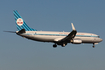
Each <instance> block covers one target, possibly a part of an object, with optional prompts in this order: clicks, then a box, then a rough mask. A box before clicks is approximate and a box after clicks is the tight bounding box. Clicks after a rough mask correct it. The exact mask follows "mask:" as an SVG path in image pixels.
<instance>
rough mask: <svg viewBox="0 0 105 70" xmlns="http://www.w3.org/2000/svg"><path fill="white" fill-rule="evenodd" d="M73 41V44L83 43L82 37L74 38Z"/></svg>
mask: <svg viewBox="0 0 105 70" xmlns="http://www.w3.org/2000/svg"><path fill="white" fill-rule="evenodd" d="M71 43H73V44H81V43H82V40H81V39H73V40H72V41H71Z"/></svg>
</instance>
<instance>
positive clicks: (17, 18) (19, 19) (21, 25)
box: [13, 10, 36, 31]
mask: <svg viewBox="0 0 105 70" xmlns="http://www.w3.org/2000/svg"><path fill="white" fill-rule="evenodd" d="M13 14H14V17H15V22H16V26H17V29H18V31H20V30H22V29H25V30H26V31H36V30H35V29H32V28H30V27H29V26H28V25H27V24H26V23H25V21H24V20H23V19H22V17H21V16H20V15H19V13H18V12H17V11H16V10H15V11H13Z"/></svg>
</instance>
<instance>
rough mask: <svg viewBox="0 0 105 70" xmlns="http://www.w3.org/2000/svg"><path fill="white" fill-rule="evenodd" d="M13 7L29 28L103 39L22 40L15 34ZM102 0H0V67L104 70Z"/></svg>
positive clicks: (6, 69)
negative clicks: (60, 42) (90, 41)
mask: <svg viewBox="0 0 105 70" xmlns="http://www.w3.org/2000/svg"><path fill="white" fill-rule="evenodd" d="M13 10H18V12H19V14H20V15H21V16H22V18H23V19H24V20H25V22H26V23H27V24H28V25H29V26H30V27H32V28H34V29H37V30H43V31H67V32H70V31H72V28H71V24H70V23H74V26H75V28H76V29H77V31H78V32H88V33H94V34H98V35H99V36H100V37H101V38H102V39H103V42H101V43H99V44H98V45H96V47H95V48H92V44H80V45H75V44H68V45H67V46H66V47H61V46H58V47H57V48H53V47H52V45H53V43H43V42H37V41H32V40H28V39H24V38H22V37H20V36H18V35H16V34H11V33H5V32H3V31H5V30H10V31H16V30H17V29H16V25H15V20H14V16H13ZM104 31H105V0H0V70H105V42H104V40H105V32H104Z"/></svg>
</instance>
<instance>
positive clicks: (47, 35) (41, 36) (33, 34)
mask: <svg viewBox="0 0 105 70" xmlns="http://www.w3.org/2000/svg"><path fill="white" fill-rule="evenodd" d="M16 33H18V31H17V32H16ZM69 33H70V32H49V31H26V33H23V34H18V35H20V36H22V37H25V38H28V39H31V40H35V41H41V42H56V41H58V40H61V39H63V38H65V37H66V36H67V35H68V34H69ZM74 39H80V40H82V43H99V42H101V41H102V39H101V38H99V36H98V35H96V34H92V33H80V32H78V33H77V34H76V36H75V38H74ZM68 43H70V42H68Z"/></svg>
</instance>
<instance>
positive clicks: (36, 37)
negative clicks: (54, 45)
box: [20, 35, 64, 42]
mask: <svg viewBox="0 0 105 70" xmlns="http://www.w3.org/2000/svg"><path fill="white" fill-rule="evenodd" d="M20 36H22V37H25V38H28V39H31V40H35V41H42V42H54V39H56V38H61V37H64V36H47V35H20Z"/></svg>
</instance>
